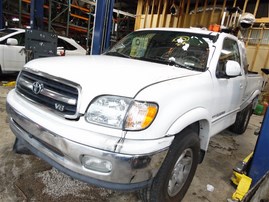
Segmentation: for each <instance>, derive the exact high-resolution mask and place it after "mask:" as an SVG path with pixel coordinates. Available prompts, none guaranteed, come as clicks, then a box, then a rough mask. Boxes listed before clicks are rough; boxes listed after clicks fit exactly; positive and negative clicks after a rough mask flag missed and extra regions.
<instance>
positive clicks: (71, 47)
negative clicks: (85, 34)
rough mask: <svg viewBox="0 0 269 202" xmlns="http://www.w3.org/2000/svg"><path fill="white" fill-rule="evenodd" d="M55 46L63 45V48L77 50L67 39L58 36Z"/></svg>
mask: <svg viewBox="0 0 269 202" xmlns="http://www.w3.org/2000/svg"><path fill="white" fill-rule="evenodd" d="M57 47H64V49H65V50H77V48H76V47H75V46H73V45H71V44H70V43H68V42H67V41H65V40H63V39H60V38H58V45H57Z"/></svg>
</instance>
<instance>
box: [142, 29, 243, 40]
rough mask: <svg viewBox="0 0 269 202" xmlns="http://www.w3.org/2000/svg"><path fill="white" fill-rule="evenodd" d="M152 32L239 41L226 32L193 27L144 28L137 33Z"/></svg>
mask: <svg viewBox="0 0 269 202" xmlns="http://www.w3.org/2000/svg"><path fill="white" fill-rule="evenodd" d="M150 30H156V31H175V32H188V33H195V34H203V35H210V36H220V35H224V36H225V35H226V36H229V37H233V38H235V39H238V38H237V37H236V36H234V35H232V34H229V33H225V32H214V31H210V30H207V29H202V28H197V27H191V28H167V27H163V28H143V29H139V30H137V31H150Z"/></svg>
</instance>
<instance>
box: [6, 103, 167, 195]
mask: <svg viewBox="0 0 269 202" xmlns="http://www.w3.org/2000/svg"><path fill="white" fill-rule="evenodd" d="M6 109H7V112H8V115H9V120H10V128H11V130H12V131H13V133H14V134H15V135H16V136H17V138H18V139H19V140H21V141H23V142H24V143H25V145H26V146H27V147H28V148H29V149H30V150H31V151H32V152H33V153H34V154H35V155H37V156H39V157H40V158H42V159H43V160H45V161H47V162H48V163H49V164H51V165H52V166H53V167H56V168H57V169H59V170H61V171H62V172H64V173H66V174H68V175H70V176H72V177H73V178H76V179H79V180H81V181H84V182H87V183H89V184H94V185H97V186H101V187H104V188H109V189H116V190H135V189H140V188H142V187H145V186H147V184H149V183H150V182H151V180H152V179H153V177H154V176H155V175H156V174H157V172H158V170H159V168H160V166H161V165H162V162H163V160H164V159H165V156H166V154H167V151H168V148H164V149H162V150H160V151H156V152H153V153H150V154H144V155H141V154H140V155H130V154H128V155H127V154H121V153H115V152H111V151H105V150H101V149H98V148H93V147H89V146H87V145H83V144H81V143H77V142H74V141H71V140H68V139H66V138H63V137H61V136H59V135H57V134H55V133H53V132H51V131H48V130H47V129H46V128H44V127H42V126H40V125H38V124H37V123H35V122H34V121H32V120H30V119H28V118H27V117H25V116H24V115H23V114H21V113H19V112H18V111H17V110H15V109H14V108H12V107H11V106H10V105H9V104H8V103H7V106H6ZM58 127H61V126H58ZM137 141H139V140H137ZM149 142H150V141H149ZM85 155H86V156H91V157H96V158H98V159H102V160H105V161H109V162H111V165H112V170H111V172H109V173H102V172H97V171H93V170H89V169H87V168H86V167H85V166H84V165H83V163H82V158H83V156H85Z"/></svg>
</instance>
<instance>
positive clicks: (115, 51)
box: [105, 30, 212, 71]
mask: <svg viewBox="0 0 269 202" xmlns="http://www.w3.org/2000/svg"><path fill="white" fill-rule="evenodd" d="M210 37H211V36H208V35H202V34H199V33H189V32H177V31H161V30H154V31H152V30H151V31H138V32H133V33H131V34H130V35H128V36H127V37H125V38H123V39H122V40H121V41H120V42H118V43H117V44H116V45H115V46H114V47H112V48H111V49H110V50H109V51H108V52H106V53H105V54H106V55H113V56H118V57H127V58H133V59H137V60H144V61H150V62H156V63H160V64H166V65H167V64H168V65H173V66H176V67H179V68H186V69H190V70H196V71H205V70H206V67H207V59H208V55H209V44H210V43H212V39H211V38H210Z"/></svg>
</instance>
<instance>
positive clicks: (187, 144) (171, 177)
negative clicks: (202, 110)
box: [139, 129, 200, 202]
mask: <svg viewBox="0 0 269 202" xmlns="http://www.w3.org/2000/svg"><path fill="white" fill-rule="evenodd" d="M199 151H200V142H199V137H198V134H197V133H195V132H194V131H192V130H191V129H185V130H184V131H182V132H181V134H179V135H177V137H175V140H174V141H173V143H172V145H171V146H170V149H169V151H168V154H167V156H166V158H165V160H164V162H163V165H162V166H161V168H160V170H159V172H158V174H157V175H156V177H155V178H154V180H153V182H152V184H151V185H150V186H149V187H148V188H147V189H143V190H141V191H140V192H139V193H140V197H141V199H142V200H144V201H152V202H153V201H154V202H172V201H181V200H182V199H183V197H184V195H185V194H186V192H187V190H188V188H189V186H190V184H191V181H192V179H193V176H194V174H195V171H196V168H197V165H198V162H199Z"/></svg>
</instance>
